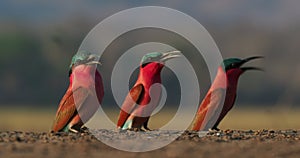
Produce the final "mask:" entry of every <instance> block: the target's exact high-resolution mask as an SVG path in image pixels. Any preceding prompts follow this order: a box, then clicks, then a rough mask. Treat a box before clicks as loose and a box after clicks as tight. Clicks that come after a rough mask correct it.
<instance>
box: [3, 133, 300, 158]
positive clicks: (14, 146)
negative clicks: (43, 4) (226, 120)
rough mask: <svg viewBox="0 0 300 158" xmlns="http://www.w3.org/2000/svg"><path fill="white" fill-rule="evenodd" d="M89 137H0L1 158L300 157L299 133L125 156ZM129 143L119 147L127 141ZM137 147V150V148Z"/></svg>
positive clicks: (191, 143) (123, 136) (185, 144)
mask: <svg viewBox="0 0 300 158" xmlns="http://www.w3.org/2000/svg"><path fill="white" fill-rule="evenodd" d="M180 133H181V132H180V131H151V132H133V131H123V132H121V133H120V132H116V131H112V130H99V131H94V134H95V135H96V137H97V138H100V139H103V140H105V141H108V142H115V141H117V143H118V144H122V143H123V145H125V146H130V145H132V144H135V143H136V144H137V146H141V142H143V141H148V140H149V141H150V142H151V140H152V141H153V140H155V142H157V141H159V140H162V141H163V140H166V139H167V138H171V137H174V139H175V138H176V137H177V135H178V134H180ZM97 138H95V136H94V135H91V134H88V133H81V134H73V133H69V134H67V133H35V132H18V131H7V132H0V157H1V158H2V157H3V158H4V157H10V158H14V157H61V158H64V157H67V158H68V157H70V158H75V157H120V158H125V157H149V158H150V157H284V158H285V157H299V156H300V130H276V131H274V130H258V131H252V130H248V131H239V130H224V131H219V132H216V131H214V132H208V133H200V134H199V133H197V132H191V131H185V132H183V134H182V135H180V136H179V137H178V138H176V139H175V140H174V141H173V142H172V143H171V144H169V145H167V146H165V147H163V148H159V149H157V150H153V151H149V152H126V151H121V150H118V149H115V148H112V147H110V146H108V145H105V144H104V143H102V142H100V141H99V140H98V139H97ZM128 140H131V142H126V143H124V142H122V141H128ZM139 143H140V144H139Z"/></svg>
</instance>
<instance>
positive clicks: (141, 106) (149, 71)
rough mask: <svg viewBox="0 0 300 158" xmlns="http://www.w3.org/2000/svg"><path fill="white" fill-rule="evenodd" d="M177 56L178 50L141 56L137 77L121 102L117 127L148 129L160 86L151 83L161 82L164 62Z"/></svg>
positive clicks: (158, 96)
mask: <svg viewBox="0 0 300 158" xmlns="http://www.w3.org/2000/svg"><path fill="white" fill-rule="evenodd" d="M179 56H180V51H170V52H166V53H160V52H152V53H148V54H146V55H145V56H143V58H142V60H141V63H140V72H139V75H138V79H137V81H136V83H135V84H134V86H133V88H131V89H130V91H129V93H128V95H127V97H126V98H125V100H124V102H123V104H122V107H121V111H120V114H119V119H118V122H117V128H118V129H120V130H126V129H129V130H135V131H140V130H143V129H142V127H144V129H145V130H150V129H149V128H148V121H149V118H150V116H151V113H152V112H153V110H154V109H155V108H156V106H157V105H158V103H159V100H160V95H161V87H160V86H153V85H154V84H156V83H158V84H161V75H160V73H161V70H162V68H163V67H164V63H165V62H166V61H167V60H170V59H173V58H176V57H179Z"/></svg>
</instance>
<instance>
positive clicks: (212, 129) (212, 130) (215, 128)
mask: <svg viewBox="0 0 300 158" xmlns="http://www.w3.org/2000/svg"><path fill="white" fill-rule="evenodd" d="M208 131H209V132H218V131H220V129H219V128H217V127H214V128H210V129H208Z"/></svg>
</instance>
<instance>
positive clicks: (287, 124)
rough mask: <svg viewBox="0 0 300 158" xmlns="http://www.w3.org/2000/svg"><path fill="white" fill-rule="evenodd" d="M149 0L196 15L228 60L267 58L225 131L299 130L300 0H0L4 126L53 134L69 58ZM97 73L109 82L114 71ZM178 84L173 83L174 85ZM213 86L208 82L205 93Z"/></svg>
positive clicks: (249, 78)
mask: <svg viewBox="0 0 300 158" xmlns="http://www.w3.org/2000/svg"><path fill="white" fill-rule="evenodd" d="M145 5H155V6H164V7H170V8H173V9H177V10H179V11H182V12H184V13H186V14H188V15H190V16H192V17H193V18H195V19H196V20H198V21H199V22H200V23H201V24H202V25H203V26H204V27H205V28H206V29H207V30H208V32H209V33H210V34H211V36H212V37H213V38H214V40H215V42H216V44H217V45H218V47H219V49H220V51H221V53H222V55H223V57H224V58H229V57H239V58H245V57H249V56H253V55H263V56H265V57H266V58H265V59H264V60H263V61H255V62H253V63H251V65H258V66H259V67H263V68H264V69H265V72H264V73H261V72H249V73H246V74H244V75H243V76H242V77H241V79H240V82H239V89H238V98H237V102H236V104H235V107H234V109H233V110H232V111H231V112H230V113H229V114H228V116H227V117H226V118H225V120H224V121H223V122H222V123H221V126H220V127H221V128H225V129H227V128H234V129H262V128H271V129H287V128H298V129H299V128H300V123H299V118H300V109H299V106H298V105H299V103H300V97H298V95H299V91H298V89H299V88H300V84H299V83H300V63H299V59H300V55H299V53H298V50H300V45H299V41H300V20H299V16H300V10H299V6H300V1H297V0H286V1H280V0H273V1H261V0H253V1H246V0H242V1H241V0H223V1H217V0H211V1H197V2H195V1H183V0H172V1H159V2H150V1H147V2H145V1H132V0H122V1H103V0H100V1H94V0H87V1H71V0H66V1H63V2H62V1H58V0H53V1H47V2H42V1H38V0H28V1H26V2H25V1H24V2H23V1H17V0H9V1H8V0H4V1H0V78H1V82H0V106H1V107H0V130H34V131H48V129H49V128H50V126H51V123H52V120H53V118H54V115H55V111H56V109H57V106H58V103H59V101H60V99H61V97H62V96H63V94H64V92H65V90H66V88H67V86H68V82H69V81H68V70H69V64H70V60H71V57H72V56H73V55H74V54H75V53H76V51H77V49H78V48H79V46H80V44H81V42H82V40H83V39H84V37H85V36H86V35H87V33H88V32H89V31H90V30H91V29H92V28H93V27H94V26H95V25H96V24H98V23H99V22H101V21H102V20H103V19H104V18H106V17H108V16H110V15H112V14H114V13H117V12H118V11H121V10H124V9H129V8H132V7H138V6H145ZM157 34H161V33H160V32H158V33H157ZM165 35H166V37H168V35H169V34H168V33H165ZM170 36H172V35H170ZM103 38H105V37H103ZM134 40H135V41H138V40H139V39H138V38H137V39H134ZM177 43H178V41H177ZM123 44H124V43H123ZM117 46H118V45H115V47H117ZM111 47H113V46H111ZM183 47H185V46H183ZM112 49H117V48H112ZM186 49H187V50H188V49H189V48H186ZM111 55H113V54H112V53H111V54H110V55H104V56H103V58H101V61H105V62H104V63H106V64H108V63H114V62H116V61H114V60H116V59H117V58H118V56H119V55H120V54H117V53H116V56H111ZM99 70H100V71H101V74H102V75H103V76H104V80H105V82H107V83H105V84H106V85H109V80H110V78H109V77H110V76H109V75H107V74H109V70H108V69H106V68H105V67H104V68H103V67H101V68H99ZM166 71H167V70H166ZM136 74H137V73H134V74H133V76H134V75H136ZM170 75H172V74H170ZM166 78H167V77H166ZM134 79H135V78H134V77H133V79H132V80H133V81H134ZM204 80H205V79H204ZM133 81H132V82H133ZM175 82H177V81H176V80H175V81H170V82H168V85H169V87H171V89H172V84H173V83H175ZM205 83H206V82H205ZM205 85H206V86H205ZM208 87H209V84H204V86H202V89H201V92H203V93H201V94H202V95H201V98H203V97H204V95H205V92H206V90H207V88H208ZM105 88H106V91H109V87H107V86H106V87H105ZM105 95H106V96H105V100H104V107H108V108H107V109H108V111H109V110H110V108H109V107H110V105H112V104H115V102H114V101H113V99H112V97H111V94H110V93H109V92H108V93H106V94H105ZM174 95H176V94H174ZM173 97H176V96H173ZM171 104H175V103H173V102H171ZM112 109H114V110H115V111H117V112H115V113H114V114H112V115H111V116H110V117H111V118H112V119H113V118H115V117H116V116H117V113H118V109H117V108H112ZM163 115H164V116H163ZM166 116H168V111H167V110H165V111H163V113H162V114H161V115H160V116H156V117H154V118H153V124H155V123H154V122H155V121H157V122H161V120H162V119H163V120H168V119H170V118H172V117H167V118H165V117H166ZM150 126H151V125H150ZM153 126H154V127H156V125H153ZM159 126H160V125H157V127H159Z"/></svg>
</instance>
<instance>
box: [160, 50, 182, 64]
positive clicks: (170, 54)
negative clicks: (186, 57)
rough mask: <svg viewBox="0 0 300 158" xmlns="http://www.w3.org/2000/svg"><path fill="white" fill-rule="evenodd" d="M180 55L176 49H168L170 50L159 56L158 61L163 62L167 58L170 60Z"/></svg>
mask: <svg viewBox="0 0 300 158" xmlns="http://www.w3.org/2000/svg"><path fill="white" fill-rule="evenodd" d="M180 56H181V52H180V51H178V50H175V51H170V52H166V53H163V55H162V57H161V58H160V61H162V62H165V61H167V60H170V59H172V58H178V57H180Z"/></svg>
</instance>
